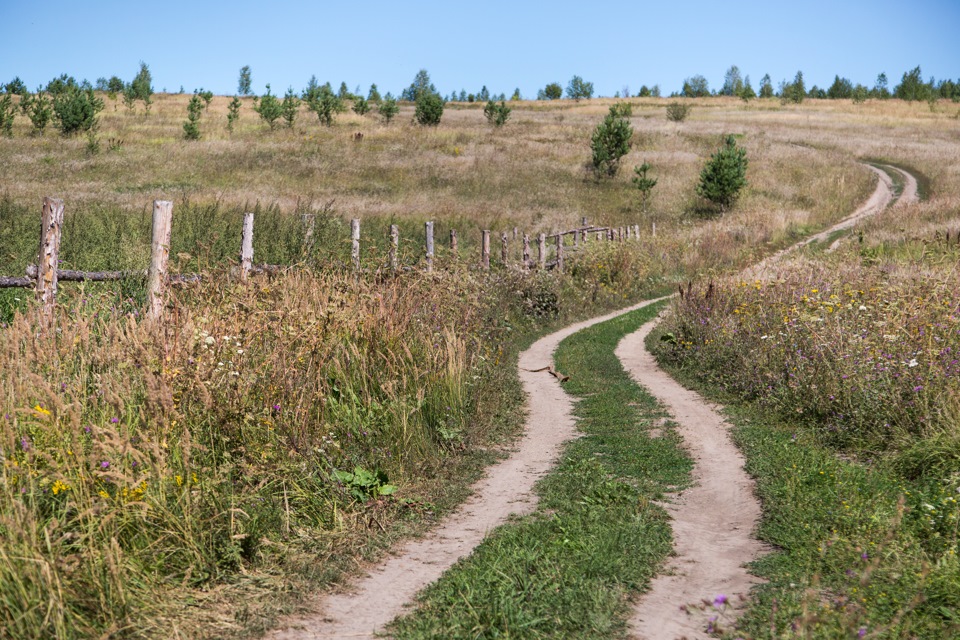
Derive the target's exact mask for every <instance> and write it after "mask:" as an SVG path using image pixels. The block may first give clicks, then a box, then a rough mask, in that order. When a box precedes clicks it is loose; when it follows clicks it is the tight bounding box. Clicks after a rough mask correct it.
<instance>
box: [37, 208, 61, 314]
mask: <svg viewBox="0 0 960 640" xmlns="http://www.w3.org/2000/svg"><path fill="white" fill-rule="evenodd" d="M62 230H63V200H58V199H54V198H44V199H43V213H42V214H41V217H40V249H39V251H38V252H37V300H39V301H40V303H41V304H42V305H43V313H44V315H45V316H46V317H47V320H53V309H54V307H55V306H56V304H57V264H58V262H59V256H60V232H61V231H62Z"/></svg>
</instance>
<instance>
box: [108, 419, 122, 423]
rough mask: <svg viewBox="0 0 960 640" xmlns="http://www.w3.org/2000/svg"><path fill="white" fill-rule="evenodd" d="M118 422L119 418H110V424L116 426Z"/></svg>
mask: <svg viewBox="0 0 960 640" xmlns="http://www.w3.org/2000/svg"><path fill="white" fill-rule="evenodd" d="M118 422H120V418H110V424H117V423H118Z"/></svg>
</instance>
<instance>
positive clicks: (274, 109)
mask: <svg viewBox="0 0 960 640" xmlns="http://www.w3.org/2000/svg"><path fill="white" fill-rule="evenodd" d="M253 110H254V111H256V112H257V113H258V114H259V115H260V119H261V120H263V121H264V122H266V123H267V124H268V125H270V128H271V129H274V128H276V126H277V119H278V118H279V117H280V116H281V115H283V107H282V106H281V104H280V101H279V100H277V97H276V96H275V95H272V94H271V93H270V85H269V84H268V85H267V92H266V93H265V94H263V96H261V97H260V99H259V100H255V103H254V105H253Z"/></svg>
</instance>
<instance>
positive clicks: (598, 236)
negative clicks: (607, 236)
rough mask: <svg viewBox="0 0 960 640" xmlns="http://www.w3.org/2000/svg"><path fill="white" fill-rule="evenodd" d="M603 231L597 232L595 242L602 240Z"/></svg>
mask: <svg viewBox="0 0 960 640" xmlns="http://www.w3.org/2000/svg"><path fill="white" fill-rule="evenodd" d="M604 233H605V232H604V231H597V242H600V241H601V240H603V235H604Z"/></svg>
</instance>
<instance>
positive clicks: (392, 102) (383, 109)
mask: <svg viewBox="0 0 960 640" xmlns="http://www.w3.org/2000/svg"><path fill="white" fill-rule="evenodd" d="M377 111H378V112H379V113H380V117H382V118H383V121H384V122H386V123H387V124H390V121H391V120H393V118H394V116H396V115H397V113H399V112H400V107H399V106H397V99H396V98H394V97H393V95H392V94H390V93H387V95H386V96H384V98H383V101H382V102H381V103H380V106H379V107H378V108H377Z"/></svg>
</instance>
